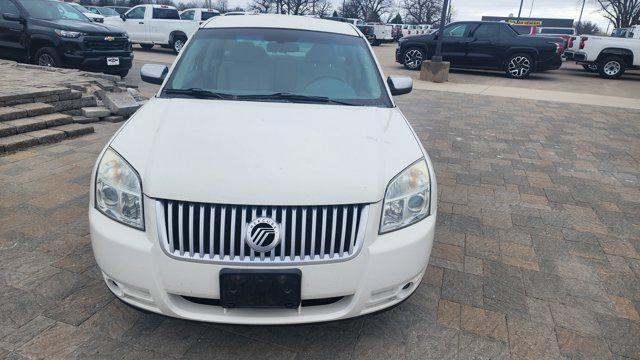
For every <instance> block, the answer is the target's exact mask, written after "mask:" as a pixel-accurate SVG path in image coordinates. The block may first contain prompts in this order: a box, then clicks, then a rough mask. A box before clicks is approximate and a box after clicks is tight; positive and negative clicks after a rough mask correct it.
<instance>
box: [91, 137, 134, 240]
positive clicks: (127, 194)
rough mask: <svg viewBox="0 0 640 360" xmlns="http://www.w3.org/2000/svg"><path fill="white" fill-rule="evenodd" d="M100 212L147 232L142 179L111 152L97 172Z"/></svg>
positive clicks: (97, 204)
mask: <svg viewBox="0 0 640 360" xmlns="http://www.w3.org/2000/svg"><path fill="white" fill-rule="evenodd" d="M96 209H98V210H99V211H100V212H101V213H103V214H105V215H106V216H108V217H110V218H112V219H113V220H115V221H118V222H121V223H123V224H125V225H129V226H131V227H134V228H136V229H140V230H144V217H143V211H142V186H141V182H140V177H139V176H138V173H137V172H136V171H135V170H134V169H133V167H131V165H129V163H127V161H126V160H124V159H123V158H122V157H121V156H120V155H118V153H116V152H115V151H113V150H112V149H111V148H109V149H107V151H105V153H104V155H102V159H100V163H99V164H98V170H97V171H96Z"/></svg>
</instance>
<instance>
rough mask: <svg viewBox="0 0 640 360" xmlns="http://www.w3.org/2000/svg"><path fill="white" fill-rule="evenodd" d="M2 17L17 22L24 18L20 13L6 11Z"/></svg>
mask: <svg viewBox="0 0 640 360" xmlns="http://www.w3.org/2000/svg"><path fill="white" fill-rule="evenodd" d="M2 18H3V19H5V20H7V21H16V22H20V21H21V20H22V18H21V17H20V15H16V14H12V13H4V14H2Z"/></svg>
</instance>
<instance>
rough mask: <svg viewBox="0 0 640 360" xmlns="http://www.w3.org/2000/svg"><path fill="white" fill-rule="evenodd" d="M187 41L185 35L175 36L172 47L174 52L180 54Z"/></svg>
mask: <svg viewBox="0 0 640 360" xmlns="http://www.w3.org/2000/svg"><path fill="white" fill-rule="evenodd" d="M185 42H187V38H185V37H184V36H175V37H174V38H173V41H172V42H171V49H173V52H174V53H176V54H180V51H182V48H183V47H184V43H185Z"/></svg>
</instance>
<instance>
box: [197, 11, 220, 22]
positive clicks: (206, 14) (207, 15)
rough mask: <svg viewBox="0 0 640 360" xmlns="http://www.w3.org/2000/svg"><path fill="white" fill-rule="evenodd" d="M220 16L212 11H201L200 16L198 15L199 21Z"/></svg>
mask: <svg viewBox="0 0 640 360" xmlns="http://www.w3.org/2000/svg"><path fill="white" fill-rule="evenodd" d="M219 15H220V14H219V13H217V12H213V11H203V12H202V15H200V17H201V20H209V19H211V18H212V17H214V16H219Z"/></svg>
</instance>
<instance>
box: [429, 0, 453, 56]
mask: <svg viewBox="0 0 640 360" xmlns="http://www.w3.org/2000/svg"><path fill="white" fill-rule="evenodd" d="M448 3H449V0H444V1H443V3H442V14H441V15H440V30H438V41H437V42H436V52H435V53H434V54H433V56H432V57H431V61H432V62H442V38H443V37H444V36H443V35H444V34H443V31H444V25H445V22H446V21H447V8H448V6H449V5H448Z"/></svg>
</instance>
